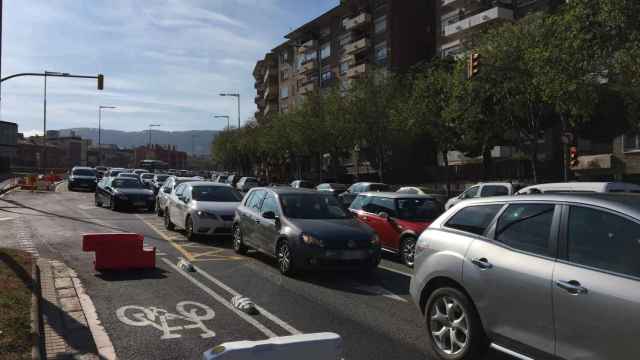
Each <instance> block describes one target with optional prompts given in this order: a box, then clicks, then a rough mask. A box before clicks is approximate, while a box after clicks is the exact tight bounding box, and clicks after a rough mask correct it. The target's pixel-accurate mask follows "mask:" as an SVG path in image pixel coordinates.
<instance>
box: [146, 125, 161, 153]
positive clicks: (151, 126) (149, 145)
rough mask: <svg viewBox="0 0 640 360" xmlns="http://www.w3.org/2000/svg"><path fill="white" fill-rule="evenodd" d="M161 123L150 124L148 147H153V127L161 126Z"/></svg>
mask: <svg viewBox="0 0 640 360" xmlns="http://www.w3.org/2000/svg"><path fill="white" fill-rule="evenodd" d="M159 126H160V124H149V143H148V144H147V146H148V148H149V149H151V128H154V127H159Z"/></svg>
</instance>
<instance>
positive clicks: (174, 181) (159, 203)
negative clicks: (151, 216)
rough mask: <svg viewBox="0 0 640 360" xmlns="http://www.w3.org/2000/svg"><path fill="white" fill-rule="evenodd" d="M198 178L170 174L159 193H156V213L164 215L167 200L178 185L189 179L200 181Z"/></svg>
mask: <svg viewBox="0 0 640 360" xmlns="http://www.w3.org/2000/svg"><path fill="white" fill-rule="evenodd" d="M198 180H200V179H196V178H191V177H177V176H170V177H169V178H168V179H167V180H166V181H165V182H164V184H163V185H162V187H161V188H160V190H159V191H158V195H156V214H157V215H158V216H163V215H164V209H165V208H166V207H167V200H168V199H169V197H170V196H171V193H172V192H173V190H174V189H175V188H176V186H178V185H180V184H182V183H184V182H187V181H198Z"/></svg>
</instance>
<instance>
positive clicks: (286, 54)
mask: <svg viewBox="0 0 640 360" xmlns="http://www.w3.org/2000/svg"><path fill="white" fill-rule="evenodd" d="M280 59H281V60H282V62H288V61H289V52H288V51H283V52H282V54H281V55H280Z"/></svg>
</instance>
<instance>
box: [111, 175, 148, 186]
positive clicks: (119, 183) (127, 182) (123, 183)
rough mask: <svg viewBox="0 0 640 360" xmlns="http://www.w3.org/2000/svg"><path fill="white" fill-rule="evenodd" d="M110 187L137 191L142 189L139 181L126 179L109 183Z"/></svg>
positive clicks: (117, 179) (118, 179)
mask: <svg viewBox="0 0 640 360" xmlns="http://www.w3.org/2000/svg"><path fill="white" fill-rule="evenodd" d="M111 187H112V188H115V189H139V188H141V187H142V184H140V181H138V180H136V179H131V178H127V177H121V178H116V179H113V181H111Z"/></svg>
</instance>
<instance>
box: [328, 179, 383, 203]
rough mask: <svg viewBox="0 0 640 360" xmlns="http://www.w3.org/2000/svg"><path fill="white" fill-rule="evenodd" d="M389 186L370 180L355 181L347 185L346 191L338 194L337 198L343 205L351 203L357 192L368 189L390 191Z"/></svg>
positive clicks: (367, 190)
mask: <svg viewBox="0 0 640 360" xmlns="http://www.w3.org/2000/svg"><path fill="white" fill-rule="evenodd" d="M390 190H391V188H390V187H389V185H387V184H383V183H372V182H357V183H355V184H352V185H351V186H349V188H348V189H347V191H345V192H343V193H342V194H340V195H338V199H340V201H341V202H342V204H344V206H347V207H348V206H349V205H351V202H352V201H353V200H354V199H355V198H356V196H358V194H360V193H363V192H369V191H390Z"/></svg>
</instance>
